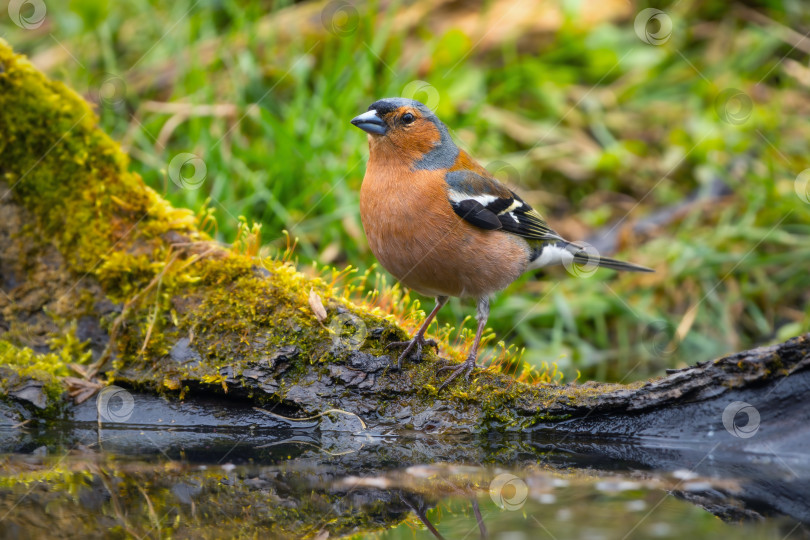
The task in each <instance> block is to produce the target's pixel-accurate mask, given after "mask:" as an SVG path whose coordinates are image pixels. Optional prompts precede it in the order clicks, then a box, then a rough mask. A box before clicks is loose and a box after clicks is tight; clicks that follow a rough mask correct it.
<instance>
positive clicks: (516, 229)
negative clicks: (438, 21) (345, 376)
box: [351, 97, 653, 391]
mask: <svg viewBox="0 0 810 540" xmlns="http://www.w3.org/2000/svg"><path fill="white" fill-rule="evenodd" d="M351 123H352V124H353V125H354V126H356V127H358V128H360V129H361V130H363V131H365V132H366V133H367V138H368V145H369V158H368V163H367V166H366V172H365V175H364V177H363V181H362V184H361V186H360V220H361V222H362V224H363V230H364V232H365V234H366V238H367V240H368V245H369V248H370V249H371V251H372V253H373V254H374V256H375V257H376V258H377V260H378V261H379V263H380V264H381V265H382V267H383V268H385V269H386V270H387V271H388V272H389V273H390V274H391V275H392V276H394V277H395V278H396V279H397V280H398V281H399V282H400V283H402V284H403V285H405V286H406V287H408V288H409V289H411V290H414V291H416V292H418V293H419V294H422V295H425V296H432V297H434V298H435V299H436V304H435V306H434V308H433V310H432V311H431V312H430V313H429V314H428V316H427V317H426V318H425V320H424V322H423V323H422V325H421V327H420V328H419V329H418V330H417V331H416V333H415V334H414V336H413V338H412V339H410V340H407V341H396V342H392V343H389V344H388V348H398V347H401V348H403V350H402V353H401V354H400V355H399V357H398V358H397V369H402V362H403V361H404V360H405V359H406V358H408V357H409V356H411V355H413V356H414V357H415V358H416V359H417V360H419V359H421V358H422V354H423V349H424V348H425V347H426V346H432V347H436V348H438V346H437V343H436V342H435V340H432V339H430V340H429V339H426V338H425V333H426V331H427V329H428V326H429V325H430V323H431V321H433V319H434V318H435V317H436V314H437V313H438V312H439V310H440V309H441V308H442V307H443V306H444V305H445V304H446V303H447V301H448V299H449V298H450V297H458V298H462V299H474V300H475V301H476V321H477V324H478V326H477V330H476V333H475V339H474V341H473V344H472V347H471V348H470V351H469V354H468V355H467V357H466V360H464V362H463V363H461V364H460V365H455V366H454V365H451V366H445V367H442V368H440V369H439V370H437V376H438V374H439V373H441V372H443V371H445V370H450V372H451V373H450V375H449V377H447V379H445V381H444V382H443V383H442V384H441V385H440V386H439V388H438V391H441V390H442V388H444V387H446V386H447V385H449V384H450V383H451V382H452V381H453V380H455V379H456V378H457V377H459V376H460V375H462V374H465V378H466V379H467V380H468V381H469V378H470V374H471V373H472V372H473V370H474V369H475V367H476V361H477V357H478V348H479V346H480V342H481V336H482V334H483V332H484V329H485V327H486V323H487V319H488V317H489V311H490V297H491V296H492V295H494V294H495V293H496V292H498V291H501V290H502V289H504V288H506V286H508V285H509V284H510V283H512V282H513V281H515V280H516V279H518V278H519V277H520V276H521V275H522V274H523V273H524V272H527V271H532V270H536V269H538V268H545V267H548V266H554V265H560V264H564V265H570V264H577V265H589V266H588V267H589V268H591V267H593V266H599V267H604V268H610V269H613V270H624V271H633V272H652V271H653V270H652V269H650V268H647V267H644V266H639V265H636V264H632V263H627V262H622V261H618V260H615V259H610V258H607V257H599V256H598V254H596V253H594V250H593V249H590V250H589V249H588V248H586V247H584V246H582V245H579V244H577V243H575V242H571V241H569V240H566V239H565V238H563V237H562V236H560V235H559V234H558V233H557V232H556V231H554V230H553V229H552V228H551V227H550V226H549V225H548V223H546V221H545V220H544V219H543V217H542V216H541V215H540V213H539V212H537V210H535V209H534V208H532V207H531V206H529V205H528V204H527V203H526V202H525V201H524V200H523V199H521V198H520V196H519V195H518V194H517V193H515V192H514V191H512V190H511V189H510V188H509V187H507V186H506V185H504V184H503V183H501V182H500V181H499V180H498V179H496V178H495V177H494V176H493V175H492V174H490V172H489V171H488V170H487V169H486V168H484V167H482V166H481V165H480V164H479V163H478V162H477V161H476V160H475V159H473V158H472V157H471V156H470V155H469V154H468V153H467V152H465V151H464V150H462V149H460V148H459V147H458V146H457V145H456V143H455V142H454V141H453V139H452V137H451V136H450V132H449V131H448V129H447V126H445V124H444V123H442V121H441V120H439V118H438V117H437V116H436V115H435V113H434V112H433V111H432V110H431V109H430V108H428V107H426V106H425V105H424V104H422V103H420V102H418V101H416V100H413V99H408V98H398V97H394V98H384V99H380V100H377V101H375V102H374V103H372V104H371V106H369V108H368V110H367V111H366V112H364V113H362V114H360V115H358V116H356V117H355V118H353V119H352V120H351Z"/></svg>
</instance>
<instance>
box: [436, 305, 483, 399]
mask: <svg viewBox="0 0 810 540" xmlns="http://www.w3.org/2000/svg"><path fill="white" fill-rule="evenodd" d="M488 317H489V298H488V297H486V296H484V297H482V298H479V299H478V309H477V313H476V315H475V319H476V320H477V321H478V330H477V331H476V332H475V341H473V346H472V349H470V354H468V355H467V359H466V360H464V363H463V364H461V365H460V366H446V367H443V368H440V369H439V370H438V371H436V374H437V375H438V374H439V373H441V372H442V371H445V370H448V369H450V370H453V372H452V373H451V374H450V376H449V377H447V380H446V381H444V382H443V383H442V385H441V386H440V387H439V390H437V392H441V390H442V388H444V387H445V386H447V385H448V384H450V383H451V382H453V380H454V379H455V378H456V377H458V376H459V375H461V374H462V373H465V372H466V374H465V378H466V379H467V380H469V379H470V373H472V371H473V369H475V360H476V358H478V345H479V343H481V335H482V334H483V333H484V328H485V327H486V325H487V318H488Z"/></svg>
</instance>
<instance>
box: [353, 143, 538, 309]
mask: <svg viewBox="0 0 810 540" xmlns="http://www.w3.org/2000/svg"><path fill="white" fill-rule="evenodd" d="M360 216H361V219H362V221H363V228H364V229H365V232H366V236H367V237H368V242H369V246H370V247H371V250H372V252H373V253H374V255H375V256H376V257H377V260H379V262H380V264H381V265H382V266H383V267H384V268H385V269H386V270H388V271H389V272H390V273H391V274H392V275H393V276H394V277H395V278H397V279H398V280H399V281H400V282H402V283H403V284H404V285H405V286H407V287H409V288H411V289H414V290H415V291H417V292H419V293H421V294H424V295H429V296H459V297H480V296H484V295H487V294H490V293H492V292H495V291H498V290H500V289H503V288H504V287H506V286H507V285H508V284H509V283H511V282H512V281H514V280H515V279H517V277H518V276H520V274H522V273H523V272H524V271H525V270H526V266H527V264H528V260H529V247H528V244H527V243H526V241H525V240H523V239H522V238H519V237H517V236H514V235H512V234H509V233H505V232H501V231H485V230H482V229H479V228H477V227H474V226H472V225H470V224H469V223H467V222H466V221H464V220H463V219H461V218H460V217H458V216H457V215H456V214H455V212H453V209H452V208H451V207H450V202H449V201H448V199H447V188H446V184H445V182H444V171H410V170H408V169H407V168H405V167H402V166H400V165H398V164H397V163H396V162H380V161H377V160H374V159H372V160H370V161H369V166H368V169H367V170H366V175H365V177H364V179H363V185H362V188H361V190H360Z"/></svg>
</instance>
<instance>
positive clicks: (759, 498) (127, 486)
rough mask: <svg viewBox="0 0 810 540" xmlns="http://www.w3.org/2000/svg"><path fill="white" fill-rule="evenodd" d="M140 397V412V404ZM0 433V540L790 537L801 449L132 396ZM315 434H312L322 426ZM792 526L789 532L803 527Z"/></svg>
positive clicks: (795, 522)
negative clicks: (442, 429)
mask: <svg viewBox="0 0 810 540" xmlns="http://www.w3.org/2000/svg"><path fill="white" fill-rule="evenodd" d="M150 404H151V405H150ZM138 409H139V413H138V415H137V416H135V417H134V418H132V419H128V423H125V424H119V423H108V422H102V423H99V422H98V420H97V417H96V413H95V410H94V406H93V404H88V405H85V406H83V407H80V408H79V409H77V410H76V411H75V418H76V420H75V421H72V422H65V423H58V424H53V425H50V426H47V427H35V426H27V425H26V426H18V427H15V428H11V427H5V428H0V450H2V452H3V454H2V455H0V537H2V538H49V537H68V538H70V537H76V538H78V537H88V536H105V537H120V538H125V537H137V538H165V537H173V538H191V537H193V538H222V537H261V538H299V537H309V538H318V539H324V538H334V537H343V536H354V537H372V538H386V539H389V538H390V539H404V538H407V539H412V538H437V537H444V538H468V539H474V538H480V537H482V536H486V537H488V538H501V539H516V540H517V539H523V538H525V539H530V538H531V539H533V538H550V539H555V538H556V539H564V538H587V539H600V538H604V539H613V538H616V539H623V538H690V539H697V538H722V537H729V538H776V539H781V538H804V537H807V536H808V530H810V529H809V528H808V526H807V525H806V523H807V522H808V521H809V520H808V516H810V511H809V506H808V497H810V488H808V486H810V484H808V482H807V479H808V477H810V462H808V460H807V459H806V456H777V455H769V454H752V455H733V454H729V453H718V452H717V451H716V449H715V450H712V449H711V448H709V449H708V450H707V449H706V448H704V447H701V448H697V447H695V448H691V449H690V448H688V447H682V448H677V449H674V448H672V447H669V446H667V445H666V444H662V443H656V442H655V441H650V442H649V443H648V444H638V443H637V442H636V443H632V444H631V443H628V442H622V441H617V440H596V439H589V438H588V437H580V436H578V437H577V438H576V439H574V438H570V437H565V436H554V435H553V434H548V433H532V434H526V433H523V434H516V435H513V436H500V435H488V436H479V435H476V436H424V435H419V434H414V433H401V432H400V433H397V434H392V433H377V432H374V430H373V429H362V427H358V426H357V425H356V424H354V423H353V422H352V419H351V418H345V419H343V420H341V419H338V418H336V419H335V420H334V421H332V422H331V423H329V424H328V425H324V424H323V423H321V424H318V423H317V422H312V421H310V422H306V423H300V422H284V421H281V420H279V419H277V418H274V417H270V416H266V415H263V414H262V413H260V412H257V411H255V410H253V409H252V408H250V407H238V406H233V405H232V404H229V405H228V408H227V411H226V410H225V409H222V408H221V405H213V404H211V403H205V402H198V403H186V404H184V406H183V411H184V414H178V410H177V409H176V407H169V405H168V403H167V402H162V400H160V399H158V398H152V401H151V402H150V401H149V400H148V398H146V397H144V398H139V407H138ZM327 428H328V429H327ZM803 522H804V524H803Z"/></svg>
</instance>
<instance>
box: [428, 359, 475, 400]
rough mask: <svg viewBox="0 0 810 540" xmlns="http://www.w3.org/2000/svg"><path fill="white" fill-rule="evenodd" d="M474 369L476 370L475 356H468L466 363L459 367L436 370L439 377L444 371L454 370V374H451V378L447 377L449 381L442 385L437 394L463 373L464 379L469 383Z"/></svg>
mask: <svg viewBox="0 0 810 540" xmlns="http://www.w3.org/2000/svg"><path fill="white" fill-rule="evenodd" d="M474 369H475V356H468V357H467V359H466V360H464V363H463V364H461V365H459V366H445V367H443V368H439V369H437V370H436V375H438V374H439V373H441V372H442V371H447V370H452V373H450V376H449V377H447V380H445V381H444V382H443V383H442V385H441V386H440V387H439V389H438V390H437V391H436V392H437V393H438V392H441V391H442V388H444V387H445V386H447V385H448V384H450V383H451V382H453V381H454V380H455V379H456V377H458V376H459V375H461V374H462V373H464V378H465V379H467V381H469V380H470V375H471V374H472V372H473V370H474ZM465 372H466V373H465Z"/></svg>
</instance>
